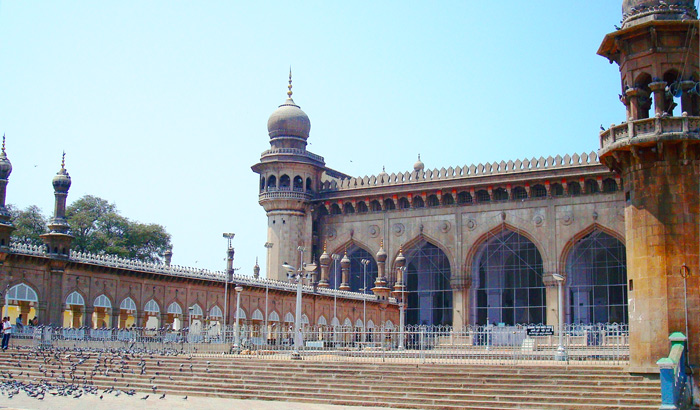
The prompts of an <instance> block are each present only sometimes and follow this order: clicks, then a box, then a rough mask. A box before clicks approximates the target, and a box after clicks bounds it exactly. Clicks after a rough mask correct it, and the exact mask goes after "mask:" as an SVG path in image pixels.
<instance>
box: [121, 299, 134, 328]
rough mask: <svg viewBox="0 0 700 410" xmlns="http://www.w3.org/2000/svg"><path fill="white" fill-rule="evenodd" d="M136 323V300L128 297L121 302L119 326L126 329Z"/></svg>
mask: <svg viewBox="0 0 700 410" xmlns="http://www.w3.org/2000/svg"><path fill="white" fill-rule="evenodd" d="M135 324H136V302H134V299H132V298H129V297H127V298H126V299H124V300H122V303H120V304H119V328H120V329H126V328H129V327H133V326H134V325H135Z"/></svg>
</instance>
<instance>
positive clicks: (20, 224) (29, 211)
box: [7, 205, 48, 245]
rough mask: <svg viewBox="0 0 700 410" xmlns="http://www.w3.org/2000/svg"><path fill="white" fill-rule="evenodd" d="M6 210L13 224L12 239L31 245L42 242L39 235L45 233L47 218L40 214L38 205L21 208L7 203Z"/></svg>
mask: <svg viewBox="0 0 700 410" xmlns="http://www.w3.org/2000/svg"><path fill="white" fill-rule="evenodd" d="M7 210H8V211H9V212H10V220H11V221H12V224H13V225H14V226H15V230H14V231H13V232H12V235H11V238H12V240H14V241H18V242H23V243H28V244H32V245H42V244H43V243H44V242H43V241H42V240H41V238H40V237H39V235H42V234H44V233H46V224H47V223H48V219H47V218H46V217H44V215H42V213H41V209H39V207H38V206H36V205H31V206H28V207H27V208H25V209H23V210H21V209H17V208H16V207H14V206H13V205H7Z"/></svg>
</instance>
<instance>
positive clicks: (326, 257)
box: [318, 242, 331, 288]
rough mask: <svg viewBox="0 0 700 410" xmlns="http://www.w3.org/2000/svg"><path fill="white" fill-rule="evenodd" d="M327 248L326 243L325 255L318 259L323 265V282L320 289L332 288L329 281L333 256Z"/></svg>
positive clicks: (324, 245)
mask: <svg viewBox="0 0 700 410" xmlns="http://www.w3.org/2000/svg"><path fill="white" fill-rule="evenodd" d="M326 246H327V244H326V243H325V242H324V243H323V253H322V254H321V257H320V258H319V259H318V262H319V264H320V265H321V280H320V281H319V282H318V287H319V288H327V287H329V286H330V283H329V282H328V280H329V279H330V271H329V267H330V265H331V256H330V255H329V254H328V250H327V247H326Z"/></svg>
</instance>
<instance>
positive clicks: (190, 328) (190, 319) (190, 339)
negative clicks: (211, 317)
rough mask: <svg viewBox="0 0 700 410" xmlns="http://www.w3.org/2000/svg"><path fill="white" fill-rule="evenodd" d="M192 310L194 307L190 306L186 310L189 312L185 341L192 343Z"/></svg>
mask: <svg viewBox="0 0 700 410" xmlns="http://www.w3.org/2000/svg"><path fill="white" fill-rule="evenodd" d="M193 310H194V307H192V306H190V307H189V308H187V311H188V312H189V316H188V318H187V339H188V340H189V341H190V342H192V311H193Z"/></svg>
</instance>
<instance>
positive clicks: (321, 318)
mask: <svg viewBox="0 0 700 410" xmlns="http://www.w3.org/2000/svg"><path fill="white" fill-rule="evenodd" d="M316 323H317V324H318V325H319V326H327V325H328V322H327V321H326V318H325V317H324V316H323V315H321V316H319V317H318V320H317V321H316Z"/></svg>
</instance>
